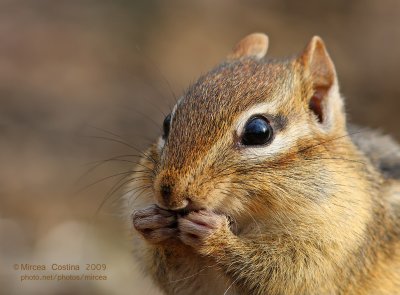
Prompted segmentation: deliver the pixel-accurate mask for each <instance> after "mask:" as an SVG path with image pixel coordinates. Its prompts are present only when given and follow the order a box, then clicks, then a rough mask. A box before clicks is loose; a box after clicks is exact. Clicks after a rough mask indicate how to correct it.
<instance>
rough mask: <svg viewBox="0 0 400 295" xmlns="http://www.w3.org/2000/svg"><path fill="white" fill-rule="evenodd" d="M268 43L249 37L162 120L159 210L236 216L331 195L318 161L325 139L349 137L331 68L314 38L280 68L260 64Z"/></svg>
mask: <svg viewBox="0 0 400 295" xmlns="http://www.w3.org/2000/svg"><path fill="white" fill-rule="evenodd" d="M267 47H268V39H267V37H266V36H265V35H262V34H252V35H250V36H248V37H246V38H245V39H243V40H242V41H241V42H240V43H239V44H238V45H237V46H236V48H235V50H234V51H233V53H232V54H231V55H230V56H229V57H228V59H227V61H226V62H224V63H222V64H221V65H219V66H218V67H217V68H215V69H214V70H212V71H211V72H209V73H207V74H206V75H204V76H202V77H201V78H200V79H199V80H198V81H197V82H196V83H195V84H194V85H192V86H191V87H190V88H189V89H188V90H187V91H186V92H185V93H184V95H183V96H182V98H181V99H180V100H179V102H178V103H177V105H176V106H175V107H174V109H173V111H172V113H171V114H170V115H168V116H167V117H166V118H165V121H164V124H163V136H162V137H161V138H160V139H159V142H158V144H157V145H156V146H154V148H153V150H152V155H153V157H154V158H156V160H157V161H156V165H154V167H153V172H154V175H155V177H154V178H153V179H152V187H153V190H154V195H155V197H156V201H157V203H158V204H159V205H160V206H161V207H163V208H167V209H171V210H179V209H184V210H185V209H186V210H198V209H209V210H214V211H217V212H222V213H225V214H227V215H232V216H239V215H241V214H244V212H254V213H257V212H258V211H263V212H265V210H264V209H265V208H267V210H271V212H273V211H274V210H278V207H282V206H284V205H285V204H286V205H285V206H288V208H289V207H290V208H291V206H293V204H295V203H298V204H301V203H302V202H304V201H306V200H313V199H315V198H318V196H317V195H316V192H318V191H321V190H329V189H333V188H330V187H328V186H326V187H324V186H321V182H323V181H324V180H325V179H329V177H332V175H331V174H330V172H329V171H328V170H324V162H323V161H321V160H319V159H321V158H322V157H321V154H324V155H326V154H327V153H328V154H329V153H330V151H328V150H327V146H326V145H321V143H323V142H324V141H325V142H326V141H329V139H331V138H334V137H337V136H341V135H343V134H345V127H344V126H345V118H344V115H343V111H342V100H341V98H340V95H339V93H338V87H337V80H336V74H335V70H334V67H333V64H332V62H331V60H330V58H329V56H328V54H327V52H326V50H325V47H324V45H323V43H322V41H321V40H320V39H319V38H318V37H314V38H313V39H312V41H311V42H310V44H309V45H308V46H307V48H306V49H305V51H304V52H303V53H302V54H301V55H300V56H299V57H298V58H294V59H291V60H287V61H283V62H282V61H275V60H266V59H263V57H264V55H265V53H266V51H267ZM311 147H312V148H311ZM317 180H318V183H317V182H316V181H317ZM317 185H318V186H319V189H317V190H316V189H315V187H316V186H317ZM321 187H322V188H321Z"/></svg>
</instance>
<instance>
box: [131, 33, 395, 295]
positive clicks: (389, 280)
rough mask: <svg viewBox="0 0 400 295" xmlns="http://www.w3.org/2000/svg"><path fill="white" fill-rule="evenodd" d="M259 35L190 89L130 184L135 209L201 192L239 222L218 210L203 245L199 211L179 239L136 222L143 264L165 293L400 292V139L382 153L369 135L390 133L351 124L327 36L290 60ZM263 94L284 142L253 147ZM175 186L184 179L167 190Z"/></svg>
mask: <svg viewBox="0 0 400 295" xmlns="http://www.w3.org/2000/svg"><path fill="white" fill-rule="evenodd" d="M253 37H254V36H253ZM260 38H261V37H260ZM251 39H252V38H250V39H246V40H245V42H242V43H239V46H237V48H239V49H236V51H235V52H234V53H233V55H231V57H230V59H229V60H228V61H226V62H224V63H222V64H221V65H219V66H218V67H216V68H215V69H213V70H212V71H210V72H209V73H207V74H206V75H204V76H202V77H201V78H200V79H199V80H198V81H197V82H196V83H195V84H194V85H192V86H191V87H190V88H189V89H188V90H187V91H186V92H185V94H184V95H183V98H182V99H181V100H180V101H179V103H178V104H177V106H176V108H175V109H174V112H173V114H172V123H171V129H170V134H169V136H168V138H167V139H166V140H165V143H163V144H162V145H160V144H159V145H154V146H152V147H151V148H150V149H149V150H148V151H147V152H146V156H144V157H143V158H142V160H141V162H140V165H139V166H138V168H137V170H140V171H139V172H136V173H135V175H134V177H135V179H136V180H135V181H134V183H133V184H132V185H130V186H129V187H128V188H127V193H126V195H125V200H126V210H127V216H131V214H132V212H133V211H134V210H137V209H140V208H142V207H145V206H147V205H151V204H154V203H156V204H158V205H159V206H160V207H162V208H166V209H173V208H178V207H179V206H180V205H181V204H182V203H183V202H184V201H185V200H190V204H191V205H190V206H191V207H190V208H191V210H199V209H202V210H203V209H204V210H208V211H210V212H214V213H216V214H217V215H218V216H221V217H224V216H228V217H229V218H230V219H231V220H232V221H233V223H232V225H231V226H229V224H228V222H227V219H226V218H220V219H218V218H216V219H215V220H214V221H213V222H214V226H215V227H214V229H213V231H212V233H209V234H207V235H204V237H203V238H202V239H201V241H199V243H189V242H187V240H186V239H184V235H183V233H182V230H183V229H184V228H185V226H186V227H187V226H189V225H190V223H187V220H181V221H179V218H181V217H179V216H178V231H177V234H176V237H173V238H171V239H168V240H167V241H164V242H162V243H159V244H151V243H148V241H146V240H145V239H143V238H142V237H141V236H139V235H136V234H135V235H134V236H135V237H134V241H135V249H136V250H135V251H136V254H137V255H136V256H137V258H138V259H139V261H140V262H141V265H142V266H143V268H144V271H145V272H146V273H148V274H150V275H151V276H152V277H153V278H154V280H155V282H156V283H157V284H158V286H160V288H161V289H162V290H163V291H164V292H165V293H166V294H221V295H222V294H398V293H400V252H399V249H400V247H399V245H400V244H399V241H400V227H399V220H400V219H399V215H400V181H399V177H398V174H397V173H398V171H400V168H399V167H400V160H399V159H400V148H399V146H398V145H397V144H396V143H394V142H393V141H390V140H389V141H390V142H391V148H392V150H393V153H392V155H393V156H392V157H391V156H390V155H384V156H383V155H382V156H379V155H380V154H381V152H382V150H380V149H379V144H376V143H374V144H373V145H370V144H369V143H368V142H369V141H365V140H363V138H370V142H372V140H382V142H385V140H386V141H387V140H388V139H385V140H384V139H383V137H380V136H379V135H377V134H374V133H371V132H370V131H363V132H359V133H357V135H354V134H350V136H349V133H348V131H347V127H346V118H345V114H344V110H343V99H342V98H341V96H340V94H339V91H338V83H337V78H336V72H335V69H334V66H333V63H332V61H331V60H330V57H329V55H328V53H327V52H326V50H325V46H324V44H323V42H322V40H321V39H320V38H318V37H314V38H313V39H312V41H311V42H310V44H309V45H308V46H307V47H306V49H305V51H304V52H303V53H302V54H301V55H300V56H299V57H295V58H291V59H287V60H282V61H277V60H268V59H261V60H260V59H259V58H258V56H257V52H258V53H259V52H261V51H260V50H255V51H256V54H255V55H254V56H252V54H249V52H253V53H254V51H252V50H251V48H259V47H257V46H258V45H257V44H259V43H257V42H259V41H260V39H259V38H258V39H257V38H255V39H256V43H257V44H255V45H254V44H253V43H252V42H251ZM253 39H254V38H253ZM261 39H262V38H261ZM249 40H250V41H249ZM263 40H264V41H265V40H267V39H263ZM252 44H253V45H254V46H253V45H252ZM265 46H266V47H267V43H266V45H265ZM265 46H264V47H263V46H261V47H262V48H264V49H265V51H266V47H265ZM246 48H247V49H246ZM248 48H250V49H248ZM264 54H265V53H264ZM232 57H234V58H232ZM310 99H311V100H312V99H315V100H316V103H317V104H318V105H317V107H315V109H313V108H311V107H310V106H309V103H310ZM258 105H260V110H261V109H262V107H263V106H264V105H266V106H267V108H266V109H265V110H264V109H262V110H263V114H264V115H265V116H266V117H268V119H269V120H270V122H271V125H272V126H273V128H274V132H275V141H272V142H271V144H270V145H269V146H265V147H256V148H252V149H250V148H246V147H243V146H240V145H238V144H237V142H238V140H239V138H240V136H241V134H240V132H241V131H240V130H237V128H238V127H237V126H242V125H243V122H242V121H243V120H245V118H243V117H246V116H247V113H246V112H248V113H249V114H250V113H251V112H253V111H252V110H254V108H255V110H256V111H257V110H258V109H257V106H258ZM310 108H311V109H310ZM319 110H322V112H323V114H322V116H321V118H322V119H323V120H322V121H319V119H318V111H319ZM241 122H242V123H241ZM239 129H240V128H239ZM360 138H361V139H360ZM375 145H377V146H378V147H376V146H375ZM391 159H392V160H391ZM396 163H397V164H396ZM162 184H169V185H170V186H171V187H172V195H171V198H169V199H168V200H166V199H165V198H162V197H161V195H160V186H161V185H162ZM182 218H183V217H182ZM210 218H211V217H210ZM183 219H184V218H183ZM179 231H181V232H179ZM133 232H134V233H135V231H133ZM224 292H226V293H224Z"/></svg>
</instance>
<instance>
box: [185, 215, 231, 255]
mask: <svg viewBox="0 0 400 295" xmlns="http://www.w3.org/2000/svg"><path fill="white" fill-rule="evenodd" d="M178 229H179V232H180V234H179V238H180V239H181V241H182V242H183V243H185V244H186V245H189V246H191V247H193V248H194V249H195V250H197V251H198V252H199V253H200V254H203V255H208V254H211V253H212V252H214V251H215V250H216V249H220V248H221V247H223V245H224V243H226V242H227V241H228V240H229V238H230V237H231V235H233V234H232V232H231V230H230V228H229V221H228V218H227V217H226V216H224V215H218V214H216V213H214V212H210V211H199V212H191V213H190V214H188V215H186V216H184V217H180V218H179V219H178Z"/></svg>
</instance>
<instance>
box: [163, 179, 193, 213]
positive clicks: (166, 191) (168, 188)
mask: <svg viewBox="0 0 400 295" xmlns="http://www.w3.org/2000/svg"><path fill="white" fill-rule="evenodd" d="M160 196H161V200H160V201H161V204H162V205H163V206H165V207H167V208H168V209H170V210H178V209H183V208H186V207H187V206H188V204H189V203H190V198H184V197H181V195H180V194H179V193H178V192H176V191H175V190H174V187H173V185H170V184H165V183H164V184H162V185H161V186H160Z"/></svg>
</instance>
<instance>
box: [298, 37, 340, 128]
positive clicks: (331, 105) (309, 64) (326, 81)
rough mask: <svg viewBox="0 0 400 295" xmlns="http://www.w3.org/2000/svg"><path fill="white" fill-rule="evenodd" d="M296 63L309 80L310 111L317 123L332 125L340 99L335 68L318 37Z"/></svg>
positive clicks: (312, 40)
mask: <svg viewBox="0 0 400 295" xmlns="http://www.w3.org/2000/svg"><path fill="white" fill-rule="evenodd" d="M298 61H299V62H300V63H301V65H302V66H303V68H304V71H305V73H306V75H307V77H308V79H310V80H311V83H312V90H313V94H312V95H311V97H308V98H307V99H308V104H309V108H310V110H311V111H312V112H313V113H314V115H315V116H316V118H317V119H318V122H319V123H321V124H323V125H332V124H334V123H335V122H333V120H334V119H335V118H334V117H335V116H336V115H339V114H337V111H338V110H339V109H340V110H341V107H342V104H343V103H342V99H341V97H340V94H339V90H338V82H337V76H336V70H335V66H334V64H333V62H332V60H331V58H330V57H329V54H328V52H327V50H326V48H325V44H324V42H323V41H322V39H321V38H320V37H318V36H314V37H313V38H312V39H311V41H310V43H309V44H308V45H307V47H306V48H305V50H304V51H303V53H302V54H301V55H300V56H299V58H298Z"/></svg>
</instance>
